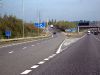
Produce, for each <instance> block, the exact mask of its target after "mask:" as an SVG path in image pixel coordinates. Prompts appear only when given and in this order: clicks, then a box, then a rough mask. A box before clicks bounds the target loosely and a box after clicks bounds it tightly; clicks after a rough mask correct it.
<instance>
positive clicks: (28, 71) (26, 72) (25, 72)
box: [21, 70, 32, 75]
mask: <svg viewBox="0 0 100 75" xmlns="http://www.w3.org/2000/svg"><path fill="white" fill-rule="evenodd" d="M31 71H32V70H25V71H24V72H22V73H21V74H23V75H25V74H28V73H30V72H31Z"/></svg>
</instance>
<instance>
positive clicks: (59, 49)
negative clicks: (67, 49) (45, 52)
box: [56, 40, 65, 54]
mask: <svg viewBox="0 0 100 75" xmlns="http://www.w3.org/2000/svg"><path fill="white" fill-rule="evenodd" d="M64 42H65V40H64V41H63V42H62V43H61V45H60V46H59V48H58V50H57V52H56V54H59V53H60V52H61V47H62V45H63V43H64Z"/></svg>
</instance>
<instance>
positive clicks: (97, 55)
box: [28, 34, 100, 75]
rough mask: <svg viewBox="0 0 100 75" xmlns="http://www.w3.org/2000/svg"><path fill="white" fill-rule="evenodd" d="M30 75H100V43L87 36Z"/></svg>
mask: <svg viewBox="0 0 100 75" xmlns="http://www.w3.org/2000/svg"><path fill="white" fill-rule="evenodd" d="M28 75H100V41H99V40H98V39H97V38H96V37H95V36H94V35H92V34H91V35H86V36H85V37H84V38H82V39H80V40H79V41H77V42H76V43H74V44H72V45H70V46H69V47H68V48H67V49H66V50H64V51H63V52H61V53H60V54H58V55H56V56H55V57H54V58H53V59H51V60H49V61H47V62H46V63H44V64H43V65H41V66H39V67H38V68H36V69H32V72H30V73H29V74H28Z"/></svg>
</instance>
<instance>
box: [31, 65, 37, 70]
mask: <svg viewBox="0 0 100 75" xmlns="http://www.w3.org/2000/svg"><path fill="white" fill-rule="evenodd" d="M37 67H39V65H34V66H32V67H31V68H33V69H35V68H37Z"/></svg>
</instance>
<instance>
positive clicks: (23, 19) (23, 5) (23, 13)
mask: <svg viewBox="0 0 100 75" xmlns="http://www.w3.org/2000/svg"><path fill="white" fill-rule="evenodd" d="M22 12H23V38H24V1H23V0H22Z"/></svg>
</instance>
